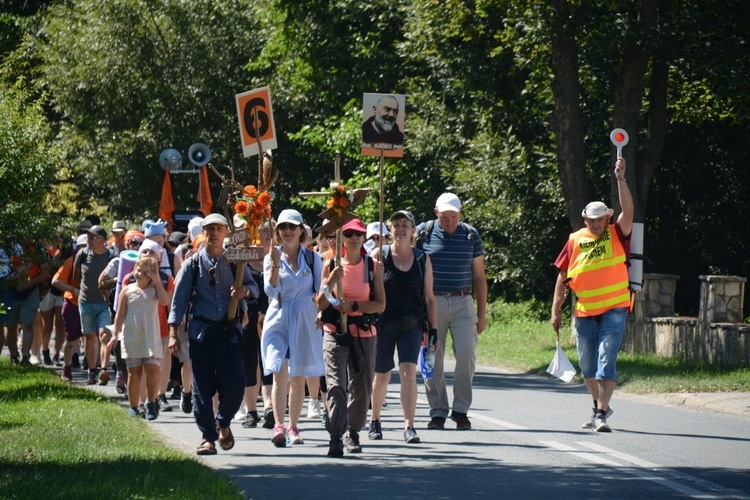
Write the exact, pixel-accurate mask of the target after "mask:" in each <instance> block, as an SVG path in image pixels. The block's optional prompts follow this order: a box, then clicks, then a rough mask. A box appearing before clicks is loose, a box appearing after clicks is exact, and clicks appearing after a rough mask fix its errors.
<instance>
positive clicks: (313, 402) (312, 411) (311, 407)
mask: <svg viewBox="0 0 750 500" xmlns="http://www.w3.org/2000/svg"><path fill="white" fill-rule="evenodd" d="M307 418H310V419H316V420H317V419H319V418H320V401H318V400H317V399H315V398H310V401H309V402H308V403H307Z"/></svg>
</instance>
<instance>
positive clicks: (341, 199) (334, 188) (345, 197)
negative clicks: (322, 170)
mask: <svg viewBox="0 0 750 500" xmlns="http://www.w3.org/2000/svg"><path fill="white" fill-rule="evenodd" d="M351 201H352V200H351V199H350V195H349V193H347V191H346V187H345V186H344V185H343V184H339V183H338V182H332V183H331V197H330V198H329V199H328V201H327V202H326V204H327V205H328V206H329V207H331V208H332V209H333V211H334V212H335V213H336V215H337V216H338V217H342V216H343V215H344V211H345V210H346V208H347V207H348V206H349V204H350V202H351Z"/></svg>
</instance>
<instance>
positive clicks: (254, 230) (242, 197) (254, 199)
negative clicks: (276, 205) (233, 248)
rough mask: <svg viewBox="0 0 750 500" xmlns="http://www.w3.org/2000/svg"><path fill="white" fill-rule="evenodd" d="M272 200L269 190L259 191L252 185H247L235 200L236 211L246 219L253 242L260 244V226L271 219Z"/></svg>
mask: <svg viewBox="0 0 750 500" xmlns="http://www.w3.org/2000/svg"><path fill="white" fill-rule="evenodd" d="M271 201H273V197H272V196H271V193H269V192H268V191H260V192H259V191H258V189H257V188H256V187H255V186H253V185H252V184H251V185H248V186H245V187H244V188H243V189H242V193H240V194H239V195H238V197H237V199H236V201H235V202H234V212H235V213H236V214H237V215H238V216H239V217H240V219H242V220H243V221H245V226H246V227H247V228H248V230H249V231H250V239H251V241H252V243H253V244H260V234H259V233H258V228H259V227H260V225H261V224H263V223H264V222H266V221H268V220H270V219H271Z"/></svg>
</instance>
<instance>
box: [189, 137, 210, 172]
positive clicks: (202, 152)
mask: <svg viewBox="0 0 750 500" xmlns="http://www.w3.org/2000/svg"><path fill="white" fill-rule="evenodd" d="M188 159H189V160H190V163H192V164H193V165H195V166H196V167H202V166H203V165H205V164H206V163H208V162H209V161H211V150H210V149H208V146H206V145H205V144H203V143H202V142H196V143H195V144H193V145H192V146H190V149H188Z"/></svg>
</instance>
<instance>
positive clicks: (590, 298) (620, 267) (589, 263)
mask: <svg viewBox="0 0 750 500" xmlns="http://www.w3.org/2000/svg"><path fill="white" fill-rule="evenodd" d="M569 244H570V245H571V248H572V252H571V257H570V265H569V266H568V273H567V276H568V278H569V279H570V281H569V282H568V285H569V286H570V288H571V289H572V290H573V291H574V292H575V294H576V297H577V301H576V305H575V311H574V312H575V315H576V316H577V317H585V316H598V315H599V314H603V313H605V312H607V311H609V310H610V309H614V308H616V307H630V290H629V289H628V268H627V265H626V264H625V260H626V256H625V249H624V248H623V246H622V243H621V242H620V239H619V238H618V237H617V231H616V230H615V226H614V225H613V224H610V225H609V226H607V230H606V231H605V232H604V233H602V235H601V236H599V237H598V238H594V237H593V235H592V234H591V233H590V232H589V231H588V229H586V228H583V229H581V230H580V231H577V232H575V233H573V234H571V235H570V238H569Z"/></svg>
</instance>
